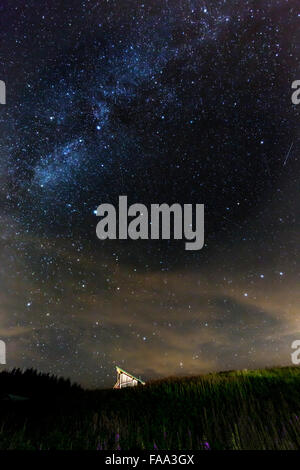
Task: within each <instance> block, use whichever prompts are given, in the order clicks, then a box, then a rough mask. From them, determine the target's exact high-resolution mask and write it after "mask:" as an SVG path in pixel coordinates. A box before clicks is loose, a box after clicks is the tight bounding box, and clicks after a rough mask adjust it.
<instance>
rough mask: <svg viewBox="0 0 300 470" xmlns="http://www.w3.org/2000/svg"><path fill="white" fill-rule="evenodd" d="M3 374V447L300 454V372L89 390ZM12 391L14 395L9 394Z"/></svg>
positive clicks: (282, 370)
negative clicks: (20, 398)
mask: <svg viewBox="0 0 300 470" xmlns="http://www.w3.org/2000/svg"><path fill="white" fill-rule="evenodd" d="M14 374H15V376H14V377H13V376H12V374H6V375H5V374H4V373H2V374H0V387H1V391H3V390H4V391H5V392H6V393H15V394H20V395H25V396H27V397H29V398H30V399H29V400H27V401H13V402H10V401H3V400H1V401H0V449H1V450H2V449H30V450H33V449H36V450H39V449H42V450H46V449H74V450H81V449H87V450H92V449H98V450H99V451H101V450H112V449H116V450H120V449H121V450H135V449H145V450H155V449H158V450H198V449H203V450H219V449H270V450H273V449H300V368H298V367H286V368H274V369H268V370H256V371H241V372H238V371H236V372H223V373H216V374H208V375H203V376H197V377H188V378H169V379H166V380H161V381H155V382H152V383H148V384H146V385H145V386H139V387H135V388H131V389H123V390H96V391H85V390H82V389H81V388H80V387H74V386H73V387H72V386H71V384H70V383H69V382H66V381H63V380H61V381H57V380H56V379H55V378H51V377H49V376H45V375H37V374H36V373H34V372H33V371H31V372H30V373H27V376H26V373H25V374H21V372H20V371H14ZM8 389H9V390H8Z"/></svg>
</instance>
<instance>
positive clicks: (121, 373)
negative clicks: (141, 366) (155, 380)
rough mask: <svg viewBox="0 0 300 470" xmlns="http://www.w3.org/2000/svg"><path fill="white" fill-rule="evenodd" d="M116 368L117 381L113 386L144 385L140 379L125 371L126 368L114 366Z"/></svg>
mask: <svg viewBox="0 0 300 470" xmlns="http://www.w3.org/2000/svg"><path fill="white" fill-rule="evenodd" d="M116 370H117V382H116V384H115V385H114V388H124V387H135V386H136V385H145V382H143V381H142V380H141V379H138V378H137V377H135V376H134V375H132V374H129V373H128V372H126V370H123V369H121V367H118V366H116Z"/></svg>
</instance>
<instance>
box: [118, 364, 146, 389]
mask: <svg viewBox="0 0 300 470" xmlns="http://www.w3.org/2000/svg"><path fill="white" fill-rule="evenodd" d="M116 369H117V372H118V374H121V373H123V374H126V375H128V376H129V377H131V378H132V379H134V380H137V381H138V382H140V383H141V384H143V385H145V382H143V380H141V379H138V378H137V377H135V376H134V375H132V374H129V372H126V370H124V369H121V367H119V366H116Z"/></svg>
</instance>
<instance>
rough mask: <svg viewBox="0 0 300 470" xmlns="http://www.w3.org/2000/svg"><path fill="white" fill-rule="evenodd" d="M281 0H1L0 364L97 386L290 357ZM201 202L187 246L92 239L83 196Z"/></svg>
mask: <svg viewBox="0 0 300 470" xmlns="http://www.w3.org/2000/svg"><path fill="white" fill-rule="evenodd" d="M299 27H300V8H299V5H298V2H297V1H296V0H286V1H285V0H272V1H271V0H267V1H263V2H262V1H261V2H257V1H250V0H246V1H242V0H213V1H210V2H205V1H202V0H193V1H192V0H175V1H172V2H171V1H170V0H162V1H159V2H158V1H154V0H149V1H148V0H147V1H144V2H142V1H141V2H140V1H137V0H129V1H128V2H126V6H125V4H124V5H123V4H121V2H117V1H110V0H107V1H94V0H91V1H88V0H86V1H79V0H78V1H77V0H73V1H70V0H67V1H64V2H59V1H57V0H51V1H47V0H44V1H41V2H35V1H33V0H29V1H26V2H23V1H19V0H16V1H15V2H13V5H12V4H11V2H8V1H4V2H2V3H1V6H0V38H1V47H0V79H1V80H4V81H5V83H6V87H7V103H6V105H0V135H1V141H0V222H1V223H0V315H1V317H0V318H1V321H0V338H1V339H3V340H5V341H6V343H7V366H8V367H21V368H24V367H34V368H38V369H39V370H43V371H47V372H48V371H49V372H51V373H54V374H58V375H63V376H68V377H71V378H72V379H73V380H76V381H78V382H80V383H82V384H84V385H87V386H93V387H102V386H111V385H112V383H113V380H114V374H115V371H114V366H115V365H116V364H119V365H120V366H121V367H124V368H125V369H128V370H130V371H132V372H133V373H135V375H137V374H140V375H142V377H143V378H144V379H146V380H147V379H149V378H154V377H160V376H165V375H171V374H198V373H201V372H205V371H212V370H224V369H235V368H253V367H264V366H269V365H275V364H276V365H281V364H290V353H291V350H290V347H291V343H292V341H293V340H295V339H299V337H300V325H299V313H298V311H299V294H298V291H299V289H298V288H297V286H298V285H299V269H298V264H297V263H298V257H299V241H298V240H299V157H298V152H299V110H300V106H299V107H297V106H295V105H293V104H292V102H291V83H292V82H293V81H294V80H296V79H299V73H300V72H299V65H298V64H299V55H300V54H299V52H300V51H299V45H300V37H299ZM119 195H127V196H128V200H129V203H130V204H131V203H135V202H140V203H143V204H146V205H149V204H152V203H164V202H166V203H168V204H172V203H174V202H178V203H181V204H184V203H193V204H195V203H201V204H204V205H205V246H204V248H203V249H202V250H201V251H199V252H186V251H185V250H184V242H183V241H172V240H170V241H167V240H161V241H158V240H153V241H151V240H149V241H146V240H137V241H132V240H129V241H126V240H120V241H118V240H116V241H111V240H107V241H100V240H99V239H98V238H97V237H96V232H95V229H96V224H97V221H98V219H97V217H96V216H95V210H96V208H97V207H98V206H99V204H101V203H112V204H115V205H117V201H118V197H119Z"/></svg>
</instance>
